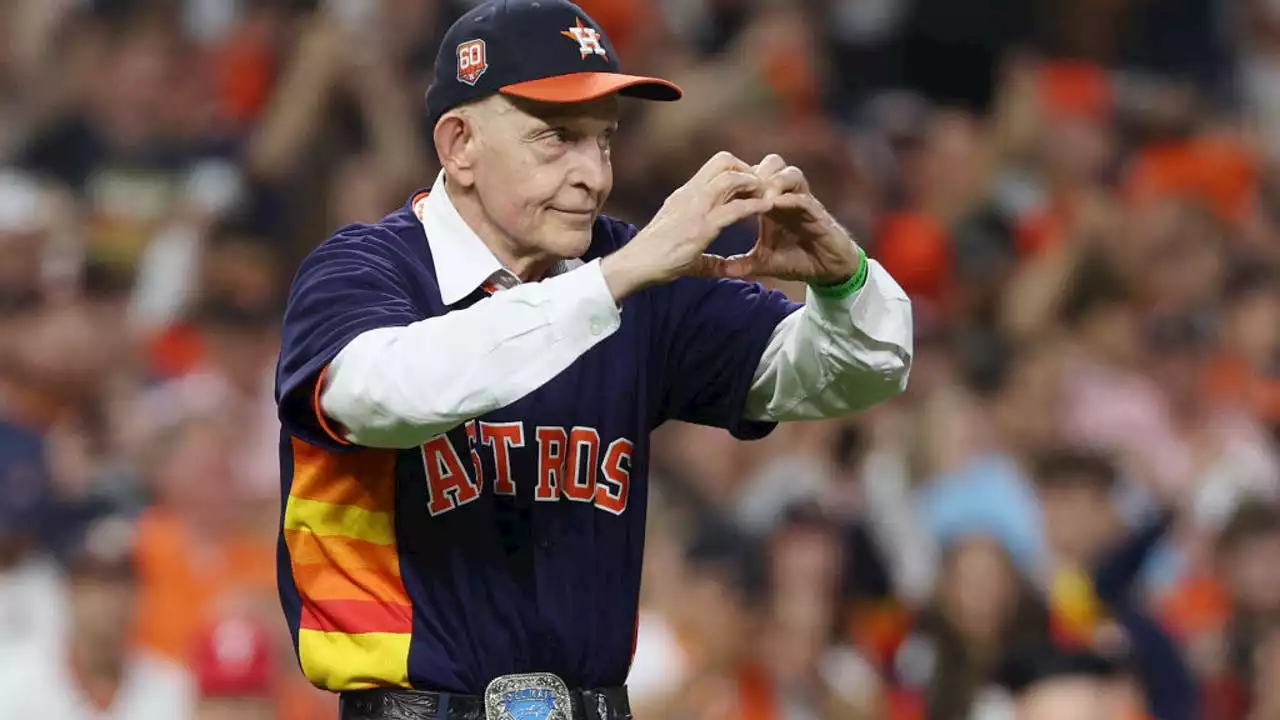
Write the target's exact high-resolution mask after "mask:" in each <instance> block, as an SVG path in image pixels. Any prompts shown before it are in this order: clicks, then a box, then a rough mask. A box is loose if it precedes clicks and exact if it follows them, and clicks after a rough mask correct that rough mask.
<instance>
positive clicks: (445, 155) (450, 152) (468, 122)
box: [434, 111, 476, 187]
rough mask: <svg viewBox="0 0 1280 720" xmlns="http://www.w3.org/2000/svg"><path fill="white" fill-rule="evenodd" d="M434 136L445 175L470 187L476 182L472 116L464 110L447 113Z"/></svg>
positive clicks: (438, 123) (437, 125) (459, 183)
mask: <svg viewBox="0 0 1280 720" xmlns="http://www.w3.org/2000/svg"><path fill="white" fill-rule="evenodd" d="M434 138H435V142H436V155H437V156H438V157H439V159H440V167H441V168H443V169H444V172H445V175H446V176H448V178H449V179H450V180H451V181H453V182H455V183H457V184H458V185H460V186H462V187H470V186H471V185H472V183H474V182H475V177H474V173H473V172H472V166H473V165H474V162H475V158H474V154H475V148H476V137H475V128H474V125H473V123H472V118H471V117H470V116H469V115H468V114H466V113H464V112H457V111H450V112H447V113H445V114H444V117H441V118H440V120H439V122H437V123H436V127H435V132H434Z"/></svg>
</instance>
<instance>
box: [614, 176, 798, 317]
mask: <svg viewBox="0 0 1280 720" xmlns="http://www.w3.org/2000/svg"><path fill="white" fill-rule="evenodd" d="M765 194H766V193H765V181H764V180H763V179H762V178H761V177H760V175H759V174H758V173H757V172H755V171H754V169H753V168H752V167H751V166H749V165H747V164H746V163H745V162H743V161H742V160H739V159H738V158H736V157H734V156H733V155H731V154H730V153H727V152H721V153H717V154H716V155H715V157H713V158H711V159H710V160H708V161H707V163H706V164H705V165H703V166H702V168H701V169H700V170H698V172H697V173H695V174H694V176H693V177H692V178H690V180H689V182H687V183H685V184H684V185H682V186H681V187H680V188H679V189H677V190H676V191H675V192H673V193H671V195H670V197H668V198H667V200H666V202H664V203H663V204H662V209H660V210H659V211H658V213H657V215H655V216H654V217H653V220H651V221H650V222H649V224H648V225H646V226H645V228H644V229H643V230H641V231H640V232H639V233H638V234H637V235H636V236H635V238H633V239H632V240H631V242H629V243H627V244H626V246H624V247H623V248H622V249H621V250H619V251H618V252H616V253H614V254H613V255H611V256H609V257H607V258H605V261H604V263H603V265H602V269H603V270H604V273H605V278H606V280H607V281H608V283H609V287H610V288H611V289H612V290H613V292H614V296H615V298H621V297H624V296H626V295H629V294H631V293H632V292H634V291H635V290H637V289H639V288H641V287H645V286H648V285H655V284H659V283H664V282H669V281H671V280H674V279H676V278H678V277H684V276H693V275H698V276H710V275H715V274H718V272H719V269H720V268H721V267H722V265H723V264H724V263H725V259H724V258H720V257H715V256H712V255H706V254H704V251H705V250H706V249H707V246H708V245H710V244H711V242H712V241H713V240H715V239H716V238H717V237H718V236H719V235H720V233H721V231H723V230H724V229H725V228H727V227H729V226H730V225H733V224H734V223H736V222H739V221H741V220H744V219H746V218H748V217H751V216H752V215H760V214H762V213H764V212H766V211H767V210H769V208H771V207H772V206H773V200H771V199H768V198H766V197H765Z"/></svg>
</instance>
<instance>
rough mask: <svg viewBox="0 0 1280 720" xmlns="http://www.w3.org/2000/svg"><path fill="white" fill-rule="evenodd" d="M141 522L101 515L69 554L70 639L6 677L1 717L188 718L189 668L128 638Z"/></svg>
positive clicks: (0, 693) (1, 683)
mask: <svg viewBox="0 0 1280 720" xmlns="http://www.w3.org/2000/svg"><path fill="white" fill-rule="evenodd" d="M133 533H134V527H133V524H132V522H131V521H130V520H128V519H126V518H124V517H119V516H112V515H106V516H100V517H97V518H94V519H92V520H91V521H90V522H88V523H87V524H86V527H85V529H84V532H82V533H77V534H76V540H74V541H73V542H71V543H69V544H70V545H71V546H72V547H69V548H67V549H66V550H65V553H64V554H63V560H64V562H65V566H66V572H67V576H68V579H69V594H70V602H69V606H70V617H69V618H68V622H67V632H66V635H65V638H64V641H63V643H62V644H61V646H60V647H58V648H52V649H51V651H50V652H41V653H36V654H33V655H32V656H30V657H28V658H26V662H23V663H19V664H14V665H11V666H10V670H9V672H8V673H6V674H5V675H4V676H3V677H0V717H4V718H6V720H8V719H9V718H12V720H187V718H190V717H191V713H192V692H191V688H190V682H189V680H188V678H187V676H186V673H185V672H184V671H183V670H182V669H181V668H177V667H174V666H171V665H169V664H167V663H165V662H163V661H161V660H158V659H155V658H151V657H148V656H145V655H142V654H138V653H136V652H134V651H133V650H132V649H131V648H130V645H129V635H130V629H131V628H132V625H133V617H134V612H135V608H136V603H135V599H136V591H137V587H136V578H135V572H134V570H135V569H134V561H133Z"/></svg>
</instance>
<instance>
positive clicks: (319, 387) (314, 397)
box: [311, 365, 351, 445]
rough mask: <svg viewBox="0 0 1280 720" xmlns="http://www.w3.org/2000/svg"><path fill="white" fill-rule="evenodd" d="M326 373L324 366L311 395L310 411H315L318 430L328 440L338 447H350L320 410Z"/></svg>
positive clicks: (327, 368) (327, 367) (326, 369)
mask: <svg viewBox="0 0 1280 720" xmlns="http://www.w3.org/2000/svg"><path fill="white" fill-rule="evenodd" d="M328 372H329V366H328V365H325V366H324V369H322V370H321V371H320V375H319V376H317V377H316V387H315V390H314V391H312V394H311V409H312V410H315V413H316V421H317V422H318V423H320V429H321V430H323V431H324V434H325V435H328V436H329V438H330V439H332V440H333V441H334V442H336V443H338V444H339V445H350V444H351V443H350V442H348V441H347V439H346V438H344V437H342V435H341V434H340V433H338V432H336V431H335V429H334V428H333V427H330V425H329V420H328V418H326V417H325V416H324V411H323V410H321V409H320V393H322V392H324V376H325V374H326V373H328ZM335 424H336V423H335Z"/></svg>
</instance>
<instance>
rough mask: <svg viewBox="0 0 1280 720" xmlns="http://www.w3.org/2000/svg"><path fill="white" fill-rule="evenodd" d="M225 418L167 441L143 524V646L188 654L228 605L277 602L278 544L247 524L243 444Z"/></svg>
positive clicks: (196, 423) (195, 423)
mask: <svg viewBox="0 0 1280 720" xmlns="http://www.w3.org/2000/svg"><path fill="white" fill-rule="evenodd" d="M227 432H228V431H227V429H226V428H224V427H223V426H222V424H220V423H219V422H217V421H212V420H207V419H196V420H188V421H186V422H183V423H180V424H179V425H178V426H177V427H176V428H175V429H174V430H172V431H170V433H169V434H168V435H167V436H166V437H164V438H163V439H162V441H161V442H160V443H159V445H160V447H161V448H162V451H161V452H160V454H159V456H158V457H157V458H155V459H154V467H153V474H152V479H153V483H154V490H155V493H156V496H157V497H158V499H159V501H160V502H159V504H158V505H157V506H155V507H152V508H150V509H149V510H148V511H147V512H146V513H145V514H144V516H143V517H142V519H141V521H140V523H139V529H138V561H139V569H140V579H141V598H140V603H141V608H142V611H141V613H140V617H141V620H140V622H139V625H138V629H137V633H136V636H135V637H136V640H137V642H138V643H140V644H141V645H142V646H143V647H146V648H147V649H149V650H151V651H153V652H155V653H157V654H159V655H161V656H164V657H167V658H170V659H173V660H176V661H178V662H185V661H186V660H187V659H188V657H189V652H190V649H191V647H192V645H193V643H194V641H195V639H196V637H197V634H198V633H199V631H200V628H201V627H202V626H203V624H204V623H205V622H206V621H207V620H208V618H209V617H210V616H211V615H212V614H214V613H215V612H221V611H223V610H225V609H226V608H227V607H228V606H233V605H245V606H249V607H263V606H272V605H274V592H275V555H274V552H273V544H272V542H271V539H270V538H269V537H266V536H265V535H264V534H263V533H262V532H261V531H260V530H259V529H257V528H246V527H245V526H244V525H245V518H248V517H251V516H253V515H254V513H252V512H250V511H249V509H250V508H249V507H248V505H249V501H247V500H246V499H245V498H244V497H243V496H242V494H241V493H240V492H239V491H238V486H239V485H238V483H236V482H234V481H233V480H234V478H233V474H232V471H231V465H230V463H231V461H232V460H233V458H234V455H235V448H234V445H233V444H232V443H230V442H229V441H228V434H227Z"/></svg>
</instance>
